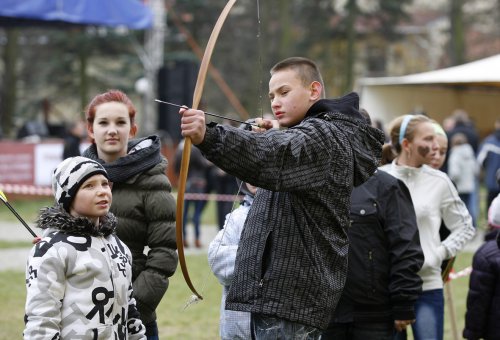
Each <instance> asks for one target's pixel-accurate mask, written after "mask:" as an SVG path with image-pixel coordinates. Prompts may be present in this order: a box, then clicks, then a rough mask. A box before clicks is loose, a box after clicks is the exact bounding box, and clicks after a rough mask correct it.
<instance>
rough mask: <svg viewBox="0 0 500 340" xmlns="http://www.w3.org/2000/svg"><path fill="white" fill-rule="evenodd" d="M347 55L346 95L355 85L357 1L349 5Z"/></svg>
mask: <svg viewBox="0 0 500 340" xmlns="http://www.w3.org/2000/svg"><path fill="white" fill-rule="evenodd" d="M347 11H348V15H347V25H346V29H347V53H346V74H345V76H346V83H345V88H344V89H343V90H344V91H343V92H344V93H345V92H348V91H352V88H353V84H354V64H355V60H356V50H355V47H356V27H355V23H356V17H357V14H358V8H357V6H356V0H349V2H348V3H347Z"/></svg>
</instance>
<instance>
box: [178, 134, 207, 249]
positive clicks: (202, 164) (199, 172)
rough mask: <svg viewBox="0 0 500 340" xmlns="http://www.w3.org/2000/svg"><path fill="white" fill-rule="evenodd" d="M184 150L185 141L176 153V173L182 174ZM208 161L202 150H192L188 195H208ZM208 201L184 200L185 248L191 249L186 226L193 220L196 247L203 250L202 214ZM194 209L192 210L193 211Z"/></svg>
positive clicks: (199, 199)
mask: <svg viewBox="0 0 500 340" xmlns="http://www.w3.org/2000/svg"><path fill="white" fill-rule="evenodd" d="M183 149H184V140H182V141H181V142H180V143H179V146H178V147H177V151H176V153H175V171H176V172H177V173H179V172H180V169H181V160H182V151H183ZM208 166H209V165H208V162H207V160H206V159H205V158H204V157H203V155H202V154H201V152H200V150H198V149H196V148H192V150H191V157H189V172H188V175H187V181H186V194H206V193H207V178H206V172H207V167H208ZM206 203H207V201H206V200H204V199H201V198H194V199H184V217H183V220H182V221H183V225H182V233H183V240H184V247H189V242H188V241H187V230H186V226H187V224H188V223H189V221H190V220H191V221H192V222H193V227H194V245H195V247H196V248H201V247H202V244H201V241H200V238H201V230H200V225H201V214H202V212H203V209H204V208H205V205H206ZM191 208H192V209H191Z"/></svg>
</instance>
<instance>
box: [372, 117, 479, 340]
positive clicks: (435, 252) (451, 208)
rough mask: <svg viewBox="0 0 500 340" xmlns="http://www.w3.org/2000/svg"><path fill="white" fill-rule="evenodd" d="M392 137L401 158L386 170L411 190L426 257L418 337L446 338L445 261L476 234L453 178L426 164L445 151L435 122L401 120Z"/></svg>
mask: <svg viewBox="0 0 500 340" xmlns="http://www.w3.org/2000/svg"><path fill="white" fill-rule="evenodd" d="M390 137H391V144H388V145H386V146H384V148H388V147H392V148H393V151H394V152H395V154H396V158H395V159H394V160H393V161H392V163H390V164H386V165H384V166H382V167H381V168H380V169H381V170H384V171H387V172H389V173H390V174H391V175H393V176H395V177H397V178H399V179H401V180H402V181H403V182H404V183H405V184H406V186H407V187H408V189H409V190H410V194H411V197H412V200H413V205H414V207H415V213H416V216H417V225H418V230H419V233H420V243H421V246H422V250H423V252H424V256H425V262H424V265H423V267H422V269H421V270H420V271H419V275H420V277H421V278H422V281H423V285H422V294H421V295H420V297H419V298H418V299H417V302H416V304H415V311H416V321H415V323H414V324H413V325H412V330H413V335H414V338H415V339H416V340H420V339H437V340H439V339H443V319H444V297H443V280H442V279H441V262H442V261H443V260H445V259H449V258H451V257H453V256H455V255H456V254H457V252H458V251H460V250H461V249H462V248H463V247H464V245H465V244H466V243H467V242H468V241H469V240H470V239H472V238H473V237H474V233H475V229H474V227H473V225H472V218H471V216H470V214H469V212H468V211H467V208H466V207H465V204H464V203H463V202H462V201H461V200H460V197H459V196H458V193H457V190H456V189H455V187H454V185H453V183H452V182H451V180H450V179H449V178H448V176H447V175H446V174H445V173H443V172H441V171H439V170H436V169H433V168H431V167H430V166H428V165H426V164H429V163H430V162H431V160H432V158H433V157H435V156H436V153H438V152H439V145H438V142H437V139H436V131H435V128H434V125H433V122H432V120H431V119H429V118H428V117H426V116H423V115H405V116H402V117H398V118H396V119H395V120H394V121H393V122H392V123H391V124H390ZM441 220H443V221H444V223H445V225H446V226H447V228H448V229H449V230H450V235H449V236H448V237H447V238H446V239H444V240H443V241H441V240H440V238H439V227H440V225H441ZM397 338H398V339H400V338H405V334H402V333H399V334H398V337H397Z"/></svg>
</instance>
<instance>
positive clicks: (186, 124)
mask: <svg viewBox="0 0 500 340" xmlns="http://www.w3.org/2000/svg"><path fill="white" fill-rule="evenodd" d="M179 114H181V115H182V118H181V131H182V135H183V136H184V137H189V138H191V142H193V144H194V145H197V144H200V143H201V142H203V139H204V138H205V132H206V126H205V113H204V112H203V111H201V110H193V109H188V108H182V109H180V110H179Z"/></svg>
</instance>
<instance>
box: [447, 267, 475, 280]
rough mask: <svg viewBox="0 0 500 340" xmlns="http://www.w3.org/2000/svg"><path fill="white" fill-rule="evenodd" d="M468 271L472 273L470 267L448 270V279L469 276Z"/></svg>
mask: <svg viewBox="0 0 500 340" xmlns="http://www.w3.org/2000/svg"><path fill="white" fill-rule="evenodd" d="M470 273H472V267H467V268H465V269H462V270H461V271H459V272H456V273H455V272H450V276H449V279H450V280H455V279H458V278H460V277H464V276H469V275H470Z"/></svg>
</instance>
